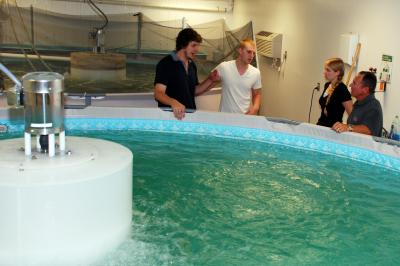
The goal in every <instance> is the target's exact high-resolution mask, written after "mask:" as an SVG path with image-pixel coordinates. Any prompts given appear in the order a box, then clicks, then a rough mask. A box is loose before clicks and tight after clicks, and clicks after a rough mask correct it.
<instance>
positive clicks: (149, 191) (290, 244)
mask: <svg viewBox="0 0 400 266" xmlns="http://www.w3.org/2000/svg"><path fill="white" fill-rule="evenodd" d="M68 135H80V136H90V137H97V138H103V139H109V140H113V141H116V142H119V143H121V144H123V145H125V146H127V147H129V148H130V149H131V150H132V151H133V153H134V166H133V216H132V217H133V225H132V236H131V238H130V239H129V240H127V241H126V242H124V243H123V244H122V245H121V246H120V247H119V248H118V249H117V250H115V251H113V252H111V253H110V254H109V255H108V256H107V258H105V259H104V260H103V261H101V262H98V263H97V264H96V265H99V266H100V265H101V266H103V265H104V266H106V265H397V264H398V262H399V261H400V255H399V254H400V235H399V233H398V232H399V231H400V204H399V203H400V173H399V172H395V171H391V170H387V169H384V168H380V167H377V166H371V165H368V164H365V163H361V162H357V161H354V160H351V159H346V158H339V157H336V156H331V155H326V154H322V153H317V152H311V151H305V150H300V149H294V148H290V147H285V146H280V145H273V144H268V143H262V142H255V141H244V140H236V139H227V138H221V137H213V136H207V135H203V136H202V135H192V134H173V133H160V132H145V131H140V130H137V131H135V130H129V131H128V130H127V131H118V134H112V133H111V132H110V131H68ZM14 136H15V134H14ZM0 138H1V135H0Z"/></svg>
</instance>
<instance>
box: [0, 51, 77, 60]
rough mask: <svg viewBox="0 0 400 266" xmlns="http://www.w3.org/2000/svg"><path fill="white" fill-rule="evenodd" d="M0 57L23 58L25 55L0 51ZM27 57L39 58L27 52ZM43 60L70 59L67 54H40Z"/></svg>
mask: <svg viewBox="0 0 400 266" xmlns="http://www.w3.org/2000/svg"><path fill="white" fill-rule="evenodd" d="M0 57H6V58H25V55H23V54H13V53H0ZM26 57H28V58H29V59H39V56H37V55H35V54H28V55H26ZM40 57H41V58H42V59H44V60H53V61H65V62H68V61H70V57H69V56H53V55H41V56H40Z"/></svg>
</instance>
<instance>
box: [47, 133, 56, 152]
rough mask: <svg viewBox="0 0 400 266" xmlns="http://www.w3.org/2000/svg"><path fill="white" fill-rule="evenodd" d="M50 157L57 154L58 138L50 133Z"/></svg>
mask: <svg viewBox="0 0 400 266" xmlns="http://www.w3.org/2000/svg"><path fill="white" fill-rule="evenodd" d="M48 137H49V157H54V155H55V154H56V148H55V147H56V140H55V136H54V134H49V136H48Z"/></svg>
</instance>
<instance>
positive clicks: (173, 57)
mask: <svg viewBox="0 0 400 266" xmlns="http://www.w3.org/2000/svg"><path fill="white" fill-rule="evenodd" d="M201 42H202V38H201V36H200V34H198V33H197V32H196V31H195V30H193V29H191V28H186V29H183V30H181V31H180V32H179V34H178V37H177V38H176V50H175V51H174V52H172V53H171V54H169V55H167V56H166V57H164V58H163V59H161V60H160V62H158V64H157V68H156V77H155V80H154V98H155V99H156V101H157V102H158V106H159V107H171V108H172V111H173V112H174V116H175V117H176V118H177V119H182V118H184V117H185V110H186V109H193V110H195V109H196V103H195V101H194V97H195V96H196V95H200V94H201V93H203V92H205V91H207V90H209V89H210V88H211V87H212V86H213V84H214V82H215V81H214V80H213V74H210V76H209V77H208V78H207V79H205V80H204V81H203V82H202V83H200V84H199V80H198V78H197V67H196V64H195V63H194V62H193V59H194V57H195V56H196V54H197V52H198V51H199V48H200V43H201Z"/></svg>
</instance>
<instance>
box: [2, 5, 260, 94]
mask: <svg viewBox="0 0 400 266" xmlns="http://www.w3.org/2000/svg"><path fill="white" fill-rule="evenodd" d="M87 8H88V9H89V8H90V6H89V5H88V6H87ZM105 15H106V17H107V20H108V22H107V23H104V18H102V17H101V16H99V15H96V14H94V15H92V16H88V15H66V14H61V13H54V12H50V11H46V10H41V9H37V8H35V7H34V6H32V7H31V8H21V7H18V6H16V5H11V4H8V1H7V2H6V3H4V2H3V4H1V5H0V49H1V53H2V54H1V57H0V61H1V62H2V63H3V64H4V65H6V66H7V67H9V68H10V69H11V70H12V71H13V72H14V73H15V74H16V75H23V74H25V73H26V72H31V71H56V72H60V73H63V74H66V77H68V72H69V62H68V61H65V62H62V61H54V60H51V59H49V58H47V57H46V56H49V55H51V56H58V57H69V55H70V53H71V52H77V51H92V50H93V47H95V46H96V39H95V38H94V35H95V34H94V33H95V32H96V29H99V28H103V27H104V32H105V41H104V49H105V51H106V53H122V54H124V55H126V58H127V67H126V71H127V73H126V80H124V81H119V82H117V83H115V82H96V81H95V80H88V81H86V82H82V81H79V82H74V81H73V80H69V79H68V78H66V90H67V91H70V92H104V91H106V92H144V91H151V90H152V88H153V80H154V74H155V73H154V70H155V64H156V63H157V62H158V61H159V60H160V59H161V58H162V57H164V56H165V55H167V54H169V53H170V52H171V51H173V50H174V49H175V39H176V36H177V34H178V32H179V31H180V30H181V29H182V24H183V23H182V20H175V21H153V20H151V19H149V18H148V17H146V16H145V15H144V14H142V13H139V14H135V15H133V14H112V15H108V14H105ZM105 24H106V25H105ZM185 26H189V27H192V28H193V29H195V30H196V31H197V32H198V33H199V34H200V35H201V36H202V38H203V43H202V46H201V49H200V53H199V54H198V57H197V59H196V63H197V66H198V70H199V79H202V78H204V77H205V76H206V75H207V73H208V72H209V71H210V70H211V69H213V68H214V67H215V66H216V65H217V64H218V63H220V62H222V61H226V60H230V59H233V58H234V57H235V51H236V49H237V47H238V44H239V42H240V40H242V39H244V38H253V31H252V25H251V22H250V23H248V24H247V25H244V26H243V27H241V28H239V29H235V30H230V29H229V28H228V27H227V25H226V23H225V21H224V20H217V21H213V22H208V23H203V24H198V25H185ZM9 53H13V54H19V55H24V56H22V58H20V59H19V60H16V59H12V60H11V59H9V57H7V56H5V54H9ZM28 55H35V56H36V59H34V58H35V57H33V58H32V57H28ZM38 58H39V60H37V59H38ZM44 58H46V59H44ZM144 78H145V79H146V80H144Z"/></svg>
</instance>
